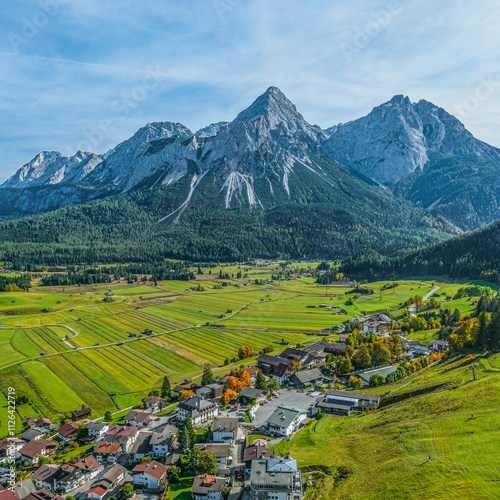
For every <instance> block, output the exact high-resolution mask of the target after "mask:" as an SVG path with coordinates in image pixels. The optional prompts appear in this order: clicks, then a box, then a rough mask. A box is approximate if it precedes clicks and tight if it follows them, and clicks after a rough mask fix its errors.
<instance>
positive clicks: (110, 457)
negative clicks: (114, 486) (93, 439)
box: [94, 441, 122, 463]
mask: <svg viewBox="0 0 500 500" xmlns="http://www.w3.org/2000/svg"><path fill="white" fill-rule="evenodd" d="M121 454H122V447H121V446H120V443H108V442H106V441H101V442H99V443H97V446H96V447H95V449H94V455H95V457H96V458H97V460H98V461H99V462H101V463H105V462H108V463H114V462H116V461H117V460H118V457H119V456H120V455H121Z"/></svg>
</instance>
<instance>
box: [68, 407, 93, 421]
mask: <svg viewBox="0 0 500 500" xmlns="http://www.w3.org/2000/svg"><path fill="white" fill-rule="evenodd" d="M91 413H92V408H82V409H81V410H76V411H74V412H72V413H71V419H72V420H81V419H82V418H89V417H90V415H91Z"/></svg>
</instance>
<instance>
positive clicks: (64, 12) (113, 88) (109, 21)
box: [0, 0, 500, 181]
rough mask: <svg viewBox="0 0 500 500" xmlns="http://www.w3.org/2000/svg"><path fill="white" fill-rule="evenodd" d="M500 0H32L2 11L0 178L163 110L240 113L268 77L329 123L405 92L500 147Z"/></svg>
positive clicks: (109, 138) (310, 115) (108, 143)
mask: <svg viewBox="0 0 500 500" xmlns="http://www.w3.org/2000/svg"><path fill="white" fill-rule="evenodd" d="M499 21H500V8H499V7H498V4H497V2H495V1H493V0H482V1H481V2H470V0H468V1H467V0H441V1H439V2H436V1H435V0H404V1H398V0H352V1H350V2H345V1H340V0H311V1H309V2H304V1H303V0H273V1H272V2H270V1H269V0H183V1H182V2H179V1H178V0H175V1H174V0H143V1H141V2H138V1H137V0H119V1H118V0H106V1H105V2H103V1H102V0H99V1H98V0H84V1H82V0H36V1H32V0H26V1H19V2H8V3H5V5H3V6H2V16H1V18H0V67H1V71H0V181H1V180H2V179H3V180H4V179H6V178H7V177H9V176H10V175H12V174H13V173H14V172H15V171H16V170H17V169H18V168H19V167H20V166H22V165H23V164H24V163H26V162H28V161H30V160H31V159H32V158H33V157H34V156H35V155H36V153H37V152H39V151H42V150H56V151H61V152H62V153H63V154H65V155H72V154H74V153H75V152H76V151H77V150H78V149H82V150H90V151H93V152H95V153H103V152H105V151H107V150H109V149H110V148H112V147H114V146H115V145H116V144H117V143H119V142H121V141H122V140H125V139H127V138H128V137H130V136H132V135H133V134H134V133H135V132H136V131H137V130H138V129H139V128H140V127H142V126H144V125H145V124H146V123H149V122H153V121H172V122H180V123H182V124H184V125H185V126H187V127H189V128H190V129H191V130H192V131H193V132H195V131H196V130H197V129H198V128H201V127H204V126H206V125H208V124H210V123H213V122H217V121H222V120H225V121H230V120H232V119H233V118H234V117H235V116H236V115H237V113H238V112H239V111H241V110H242V109H244V108H246V107H247V106H248V105H250V104H251V103H252V101H253V100H254V99H255V98H256V97H258V96H259V95H260V94H262V93H263V92H265V90H266V89H267V88H268V87H269V86H272V85H273V86H277V87H279V88H280V89H281V90H282V91H283V92H284V93H285V94H286V95H287V97H288V98H289V99H291V100H292V101H293V102H294V103H295V104H296V105H297V108H298V110H299V111H300V112H301V113H302V114H303V115H304V117H305V118H306V120H307V121H309V122H310V123H313V124H318V125H320V126H322V127H324V128H327V127H330V126H332V125H335V124H338V123H342V122H346V121H349V120H353V119H356V118H359V117H360V116H363V115H366V114H367V113H368V112H369V111H370V110H371V109H372V108H373V107H374V106H377V105H379V104H381V103H383V102H386V101H388V100H390V99H391V97H392V96H394V95H396V94H404V95H408V96H409V97H410V99H411V100H412V101H418V100H420V99H426V100H428V101H431V102H433V103H434V104H436V105H438V106H441V107H443V108H445V109H446V110H447V111H449V112H451V113H453V114H455V115H456V116H457V117H458V118H459V119H460V120H461V121H462V122H463V123H464V124H465V125H466V127H467V128H468V129H469V130H470V131H471V132H472V133H473V134H474V135H475V136H476V137H477V138H479V139H481V140H484V141H486V142H488V143H490V144H492V145H494V146H497V147H500V136H499V134H498V132H497V131H498V130H499V128H500V127H499V126H500V65H499V61H500V43H499V41H500V32H499V31H498V26H499V25H500V23H499Z"/></svg>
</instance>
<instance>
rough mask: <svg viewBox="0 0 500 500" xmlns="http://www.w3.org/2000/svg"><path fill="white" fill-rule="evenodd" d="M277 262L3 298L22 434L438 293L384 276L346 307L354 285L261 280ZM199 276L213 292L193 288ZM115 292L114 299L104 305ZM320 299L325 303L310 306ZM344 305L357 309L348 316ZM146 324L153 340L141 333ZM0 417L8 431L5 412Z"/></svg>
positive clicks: (462, 305) (7, 358)
mask: <svg viewBox="0 0 500 500" xmlns="http://www.w3.org/2000/svg"><path fill="white" fill-rule="evenodd" d="M277 269H278V268H277V267H276V266H274V267H273V266H269V267H261V268H244V269H238V266H233V267H232V268H230V267H227V268H226V267H222V270H223V272H224V273H226V272H227V273H228V274H230V275H231V274H234V275H235V276H236V275H237V272H238V270H241V271H242V272H243V277H242V278H240V279H237V278H230V279H225V280H219V279H218V271H215V270H213V273H214V274H213V275H212V276H207V275H208V269H206V270H204V272H205V275H204V276H203V277H202V278H203V279H202V280H200V281H196V282H193V281H191V282H185V281H164V282H160V283H158V285H157V286H152V284H151V283H137V284H127V283H125V282H123V281H122V282H120V283H118V282H116V283H113V284H99V285H86V286H81V287H79V286H72V287H42V286H39V285H35V286H34V287H33V288H32V289H31V290H30V291H29V292H12V293H11V292H5V293H2V294H0V323H2V325H3V326H1V327H0V350H1V353H2V355H1V356H0V375H1V376H0V407H2V408H4V407H5V405H6V403H5V401H4V398H5V395H6V394H7V389H8V387H14V388H15V389H16V392H17V394H18V395H19V396H26V397H27V399H28V403H26V404H23V405H20V406H19V407H18V409H17V410H18V416H19V418H18V428H19V429H20V425H21V420H23V419H24V418H26V417H27V416H29V415H33V416H38V415H44V416H47V417H51V418H57V417H58V416H62V415H64V413H66V412H70V411H73V410H75V409H78V408H80V407H81V406H82V405H89V406H91V407H92V408H93V409H94V415H95V416H102V415H104V413H105V412H106V411H108V410H109V411H112V412H119V411H120V410H124V409H126V408H128V407H130V406H133V405H135V404H137V403H138V402H140V400H141V399H142V398H143V397H144V396H145V395H147V394H148V393H149V391H150V390H151V389H152V388H158V387H160V385H161V380H162V379H163V377H164V376H165V375H168V377H169V379H170V381H171V382H172V383H173V384H175V383H179V382H182V381H183V380H184V379H185V378H187V377H190V378H196V377H199V376H200V374H201V372H202V369H203V366H204V365H205V364H209V365H210V366H211V367H212V368H213V369H214V370H215V372H216V373H217V374H224V373H226V372H227V371H228V370H229V368H227V367H225V366H224V362H225V360H226V359H229V360H231V359H233V358H235V357H237V352H238V348H239V347H240V346H241V345H248V346H251V347H252V349H253V351H254V352H255V353H257V352H258V351H259V350H261V349H263V348H264V347H268V346H272V348H273V350H274V351H275V352H279V349H280V347H281V345H280V342H281V340H282V339H284V340H285V341H287V342H289V343H290V344H291V345H295V344H298V343H301V342H306V341H314V340H315V338H316V335H317V334H318V333H319V332H320V330H322V329H324V328H328V327H329V328H332V327H333V326H335V325H339V324H342V323H343V322H344V321H346V320H349V319H351V318H353V317H354V316H356V315H361V314H364V313H365V312H366V313H367V314H370V313H375V312H385V311H388V312H390V313H391V314H392V315H393V317H395V318H398V317H400V316H401V315H402V313H403V312H404V309H403V308H402V304H403V303H404V302H405V301H406V300H407V299H408V298H410V297H412V296H414V295H417V294H418V295H425V294H426V293H427V292H428V291H430V290H431V288H430V287H429V286H425V285H420V284H416V283H411V282H403V281H402V282H400V285H399V286H398V287H397V288H395V289H391V290H385V291H381V287H382V286H383V285H384V284H385V282H377V283H370V284H368V285H367V286H368V288H372V289H373V290H374V292H375V293H374V294H371V295H362V296H360V297H359V298H358V299H357V300H355V301H354V303H353V305H346V301H347V300H348V298H350V297H352V295H348V296H347V295H346V292H348V291H349V290H351V289H352V286H351V285H349V284H347V283H345V284H335V285H329V286H318V285H317V284H316V283H315V282H314V280H313V279H312V278H302V279H297V280H291V281H282V282H274V283H266V284H265V285H257V284H255V283H254V281H255V279H264V278H263V277H270V276H271V274H272V273H275V272H277ZM245 273H247V274H248V276H247V278H245V277H244V276H245ZM207 278H209V279H207ZM421 280H422V281H423V278H421ZM414 281H419V280H414ZM431 282H434V283H435V284H436V286H440V287H442V289H441V290H440V292H442V291H444V292H446V293H449V294H450V295H454V294H455V293H456V290H457V289H458V288H459V287H460V286H461V284H458V283H449V282H447V281H446V280H441V281H440V280H434V279H432V278H427V279H426V280H425V283H431ZM199 283H201V284H203V285H204V286H205V287H206V291H194V290H192V287H194V286H195V285H198V284H199ZM223 283H226V284H227V286H222V284H223ZM110 290H111V291H112V292H113V293H114V294H115V301H113V302H104V297H105V295H104V294H105V293H106V292H108V291H110ZM311 305H314V306H316V307H315V308H309V307H307V306H311ZM321 305H327V306H329V307H333V306H335V308H336V309H327V308H322V307H319V306H321ZM446 307H450V308H455V307H458V308H459V309H460V310H461V311H462V312H463V313H465V312H467V311H471V310H473V308H474V301H473V300H471V301H468V300H467V299H459V300H457V301H451V302H449V303H447V304H446ZM340 309H344V310H345V312H346V313H347V314H345V313H343V314H339V313H338V311H339V310H340ZM44 310H46V312H43V311H44ZM145 329H151V330H153V332H154V333H155V335H153V336H146V335H143V336H141V337H140V336H139V335H141V334H142V332H144V330H145ZM129 332H131V333H132V334H135V335H136V336H135V337H131V336H129ZM434 333H435V331H428V330H425V331H423V332H415V333H414V337H412V338H415V339H417V340H425V341H430V340H432V338H433V335H434ZM331 338H336V337H335V336H334V335H332V337H331ZM118 342H124V344H123V345H117V343H118ZM249 361H250V362H251V361H252V360H251V359H250V360H249ZM239 364H240V362H237V363H236V366H238V365H239ZM0 422H1V423H0V425H1V427H0V436H3V435H4V434H5V425H6V419H5V418H1V419H0Z"/></svg>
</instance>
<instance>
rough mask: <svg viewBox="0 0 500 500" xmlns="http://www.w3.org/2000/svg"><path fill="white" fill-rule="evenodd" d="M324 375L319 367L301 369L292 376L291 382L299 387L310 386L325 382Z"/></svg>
mask: <svg viewBox="0 0 500 500" xmlns="http://www.w3.org/2000/svg"><path fill="white" fill-rule="evenodd" d="M323 379H324V375H323V374H322V373H321V371H320V370H318V368H313V369H312V370H307V369H306V370H300V371H298V372H295V373H294V374H293V375H292V376H291V377H290V382H291V383H292V384H293V385H295V386H297V387H310V386H311V385H317V384H320V383H321V382H323Z"/></svg>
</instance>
